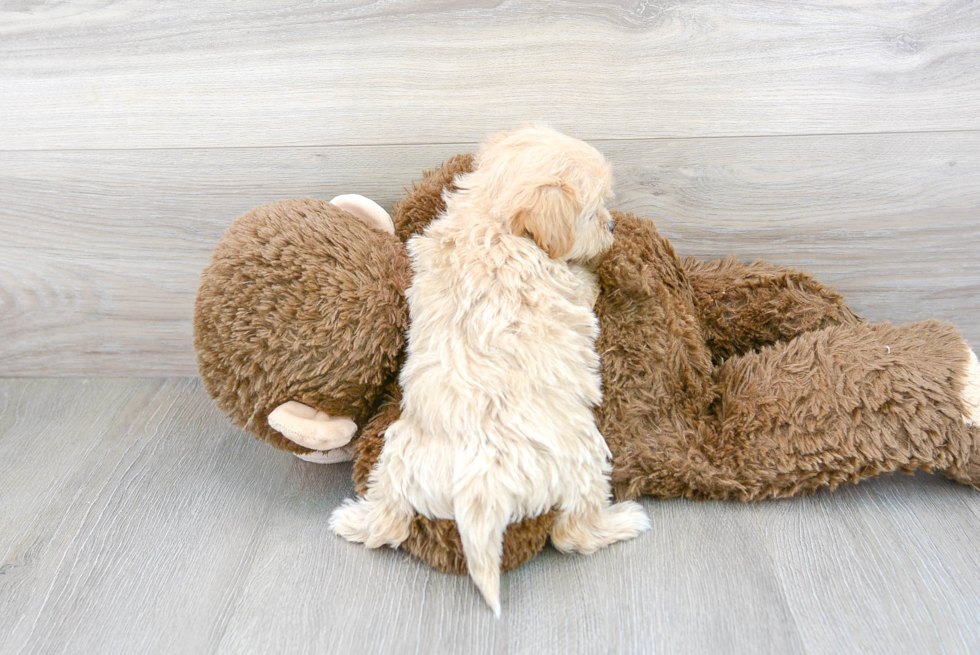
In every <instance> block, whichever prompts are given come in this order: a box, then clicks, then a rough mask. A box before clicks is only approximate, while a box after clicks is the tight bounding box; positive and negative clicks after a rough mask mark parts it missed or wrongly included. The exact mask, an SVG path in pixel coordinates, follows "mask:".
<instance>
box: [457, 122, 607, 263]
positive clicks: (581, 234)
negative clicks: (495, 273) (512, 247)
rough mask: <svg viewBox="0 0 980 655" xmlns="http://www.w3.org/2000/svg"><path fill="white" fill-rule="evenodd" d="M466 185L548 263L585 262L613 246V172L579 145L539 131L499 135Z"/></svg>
mask: <svg viewBox="0 0 980 655" xmlns="http://www.w3.org/2000/svg"><path fill="white" fill-rule="evenodd" d="M467 186H469V187H470V189H471V191H474V192H479V193H480V194H481V195H482V201H483V202H484V203H485V204H486V205H487V208H488V209H489V211H490V212H491V213H492V214H494V215H495V216H498V217H499V218H501V219H503V220H504V222H505V223H506V225H507V226H508V227H509V229H510V231H511V232H513V233H514V234H516V235H519V236H526V237H529V238H531V239H533V240H534V241H535V243H537V244H538V246H540V247H541V248H542V249H543V250H544V251H545V252H547V253H548V255H549V256H550V257H552V258H553V259H561V260H565V261H586V260H589V259H593V258H595V257H596V256H597V255H599V254H601V253H603V252H604V251H606V250H608V249H609V247H610V246H612V243H613V234H612V227H613V226H612V218H611V217H610V216H609V212H608V211H607V210H606V207H605V203H606V200H608V199H609V198H611V197H612V171H611V170H610V168H609V165H608V164H607V163H606V160H605V159H604V158H603V157H602V155H601V154H599V151H597V150H596V149H595V148H593V147H592V146H590V145H589V144H587V143H585V142H584V141H579V140H578V139H573V138H571V137H568V136H565V135H564V134H561V133H560V132H556V131H554V130H552V129H549V128H545V127H539V126H532V127H524V128H522V129H520V130H517V131H515V132H505V133H503V134H498V135H496V136H493V137H491V138H490V139H488V140H487V142H486V143H485V144H484V145H483V148H482V149H481V150H480V154H479V155H478V156H477V160H476V170H475V171H474V174H473V179H472V180H471V181H470V184H468V185H467Z"/></svg>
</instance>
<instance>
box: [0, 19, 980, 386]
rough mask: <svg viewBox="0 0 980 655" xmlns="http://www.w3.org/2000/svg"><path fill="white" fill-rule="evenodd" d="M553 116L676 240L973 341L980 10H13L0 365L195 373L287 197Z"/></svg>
mask: <svg viewBox="0 0 980 655" xmlns="http://www.w3.org/2000/svg"><path fill="white" fill-rule="evenodd" d="M523 121H545V122H548V123H550V124H551V125H553V126H554V127H557V128H559V129H562V130H564V131H566V132H568V133H570V134H572V135H575V136H579V137H581V138H585V139H588V140H590V141H592V142H593V143H594V144H595V145H596V146H597V147H598V148H599V149H600V150H602V151H603V152H604V153H605V154H606V155H607V156H608V157H609V159H610V161H611V162H612V164H613V166H614V168H615V171H616V177H617V181H618V188H619V192H618V200H617V203H618V206H619V207H620V208H623V209H629V210H632V211H634V212H637V213H639V214H641V215H644V216H648V217H650V218H652V219H653V220H654V221H656V222H657V225H658V227H659V229H660V230H661V232H663V233H664V234H666V235H667V236H669V237H670V238H672V239H673V240H674V242H675V245H676V246H677V249H678V251H679V252H681V253H682V254H693V255H697V256H700V257H718V256H723V255H727V254H735V255H737V256H738V257H740V258H742V259H746V260H748V259H754V258H764V259H768V260H770V261H774V262H778V263H784V264H791V265H795V266H799V267H803V268H806V269H808V270H811V271H813V272H815V273H816V274H817V275H818V276H819V277H820V279H822V280H824V281H826V282H829V283H832V284H834V285H835V286H836V287H837V288H838V289H840V290H841V291H843V292H845V293H846V294H847V295H848V297H849V300H850V302H851V304H852V306H854V308H855V309H856V310H857V311H858V312H859V313H861V314H863V315H865V316H867V317H869V318H871V319H874V320H891V321H896V322H906V321H911V320H916V319H921V318H926V317H933V316H935V317H940V318H944V319H947V320H951V321H953V322H956V323H958V324H959V325H960V326H961V328H962V330H963V332H964V334H965V335H966V336H967V338H968V339H969V340H970V341H971V343H972V344H973V346H974V347H975V348H977V347H980V5H978V3H977V2H976V1H971V0H962V1H938V0H937V1H922V2H917V1H911V2H858V1H857V0H834V1H833V2H831V1H830V0H814V1H812V2H807V3H797V2H792V1H791V0H778V1H777V0H773V1H769V2H764V1H760V2H749V3H732V2H727V1H723V0H717V1H712V0H705V1H698V0H690V1H688V0H678V1H676V2H664V3H660V4H654V3H651V2H646V1H645V0H643V1H639V0H637V1H632V0H623V1H615V0H607V1H602V0H595V1H592V2H589V1H578V0H566V1H563V2H558V1H551V2H536V3H518V2H504V3H499V2H488V1H486V0H471V1H466V2H459V1H456V0H406V1H404V2H397V3H387V2H385V3H378V2H368V1H366V0H364V1H359V0H348V1H344V2H328V3H309V2H293V3H268V5H267V6H266V8H264V9H263V8H259V6H258V5H257V4H256V3H239V2H234V1H231V0H226V1H225V2H202V3H181V2H172V1H167V2H153V3H150V2H144V1H140V0H133V1H126V2H108V1H107V2H100V3H89V2H84V3H83V2H76V3H72V2H68V3H57V4H46V3H45V4H34V3H31V2H27V1H23V2H17V1H12V2H4V3H0V375H8V376H21V375H28V376H30V375H193V374H195V372H196V368H195V363H194V355H193V349H192V347H191V314H192V308H193V301H194V294H195V290H196V286H197V280H198V275H199V273H200V270H201V269H202V268H203V267H204V266H205V265H206V263H207V261H208V258H209V253H210V250H211V248H212V247H213V246H214V244H215V243H216V241H217V240H218V239H219V238H220V236H221V234H222V232H223V230H224V229H225V227H226V226H227V225H228V224H229V223H230V222H231V221H232V220H233V219H234V217H235V216H237V215H239V214H241V213H242V212H244V211H246V210H248V209H249V208H251V207H253V206H255V205H257V204H261V203H265V202H270V201H273V200H277V199H281V198H287V197H297V196H314V197H322V198H329V197H331V196H332V195H335V194H337V193H347V192H357V193H362V194H364V195H367V196H369V197H372V198H374V199H375V200H377V201H379V202H381V203H382V204H387V203H390V202H393V201H395V200H397V199H398V197H399V196H400V194H401V192H402V189H403V187H404V186H405V185H407V184H409V183H410V182H411V180H412V179H413V178H415V177H417V176H418V175H419V173H420V172H421V170H422V169H423V168H429V167H433V166H435V165H437V164H438V163H439V162H440V161H441V160H442V159H444V158H445V157H447V156H449V155H451V154H454V153H456V152H461V151H466V150H470V149H472V148H473V147H474V145H475V144H476V143H477V142H478V141H479V140H480V139H481V138H482V137H483V136H484V135H486V134H487V133H490V132H493V131H497V130H500V129H505V128H510V127H514V126H516V125H517V124H519V123H521V122H523Z"/></svg>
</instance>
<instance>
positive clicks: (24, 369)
mask: <svg viewBox="0 0 980 655" xmlns="http://www.w3.org/2000/svg"><path fill="white" fill-rule="evenodd" d="M596 145H597V146H598V147H599V148H600V149H601V150H602V151H603V152H604V153H605V154H606V155H607V156H608V158H609V160H610V161H611V163H612V165H613V168H614V170H615V174H616V179H617V187H618V198H617V201H616V202H617V205H618V206H619V207H620V208H622V209H626V210H630V211H634V212H636V213H637V214H638V215H640V216H645V217H649V218H652V219H653V220H654V221H655V222H656V223H657V225H658V228H659V229H660V231H661V232H662V233H663V234H665V235H666V236H668V237H669V238H670V239H672V240H673V242H674V245H675V246H676V248H677V251H678V252H679V253H680V254H682V255H688V254H691V255H696V256H698V257H702V258H715V257H721V256H725V255H728V254H734V255H736V256H738V257H739V258H741V259H744V260H750V259H766V260H769V261H773V262H776V263H782V264H789V265H794V266H798V267H802V268H804V269H806V270H809V271H812V272H813V273H814V274H816V275H817V276H818V278H819V279H821V280H823V281H825V282H828V283H831V284H834V285H836V286H837V287H838V288H839V289H840V290H842V291H843V292H845V294H846V295H847V296H848V299H849V301H850V302H851V304H852V305H853V306H854V307H855V309H856V310H857V311H858V312H859V313H861V314H863V315H865V316H867V317H869V318H871V319H873V320H879V321H880V320H891V321H895V322H908V321H911V320H917V319H923V318H929V317H938V318H943V319H946V320H950V321H953V322H955V323H957V324H959V325H960V327H961V329H962V330H963V332H964V334H965V335H966V336H967V338H968V340H970V341H971V343H972V344H973V346H974V348H978V347H980V257H978V256H977V253H978V252H980V133H973V132H961V133H952V134H921V135H851V136H844V135H840V136H825V137H772V138H733V139H680V140H672V139H660V140H627V141H600V142H596ZM472 147H473V144H445V145H425V146H404V147H402V146H392V147H340V148H258V149H218V150H208V149H201V150H154V151H136V152H134V151H91V152H90V151H72V152H56V153H50V152H17V153H4V155H3V157H0V332H2V333H3V335H4V339H3V340H2V341H0V374H3V375H151V374H166V375H194V374H195V372H196V366H195V361H194V354H193V351H192V347H191V315H192V311H193V302H194V295H195V292H196V289H197V284H198V276H199V274H200V271H201V269H202V268H203V267H204V266H205V265H206V264H207V262H208V260H209V257H210V251H211V249H212V248H213V247H214V245H215V244H216V243H217V241H218V240H219V239H220V237H221V235H222V233H223V231H224V230H225V228H226V227H227V226H228V225H229V224H230V223H231V221H232V220H233V218H234V217H235V216H237V215H239V214H241V213H243V212H245V211H247V210H248V209H251V208H252V207H254V206H256V205H259V204H262V203H266V202H272V201H274V200H278V199H282V198H290V197H301V196H313V197H320V198H325V199H329V198H331V197H332V196H333V195H336V194H338V193H348V192H358V193H362V194H364V195H367V196H369V197H371V198H374V199H375V200H378V201H379V202H381V203H382V204H383V205H385V206H388V205H389V204H390V203H392V202H394V201H395V200H397V199H398V198H399V197H400V196H401V194H402V189H403V187H404V186H405V185H408V184H410V182H411V180H413V179H415V178H418V177H419V176H420V174H421V171H422V169H424V168H431V167H434V166H437V165H438V164H439V162H440V161H442V160H443V159H445V158H446V157H449V156H451V155H453V154H456V153H458V152H464V151H467V150H470V149H471V148H472Z"/></svg>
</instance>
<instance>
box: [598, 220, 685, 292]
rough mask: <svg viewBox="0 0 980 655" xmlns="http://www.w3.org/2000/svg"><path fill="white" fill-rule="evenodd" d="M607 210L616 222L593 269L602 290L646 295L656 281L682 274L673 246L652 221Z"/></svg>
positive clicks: (660, 282) (671, 279)
mask: <svg viewBox="0 0 980 655" xmlns="http://www.w3.org/2000/svg"><path fill="white" fill-rule="evenodd" d="M610 213H611V214H612V217H613V220H614V221H615V223H616V229H615V230H614V231H613V236H614V237H615V241H614V242H613V246H612V248H610V249H609V251H608V252H607V253H606V254H605V255H604V256H603V258H602V260H601V261H600V262H599V265H598V267H597V269H596V275H597V276H598V279H599V284H600V285H601V286H602V288H603V290H604V291H605V293H609V294H611V293H614V292H615V293H618V294H626V295H628V296H630V297H634V298H635V297H650V296H653V295H654V294H655V293H656V289H657V286H658V285H660V284H664V283H668V284H670V283H672V282H673V281H674V278H676V277H677V276H679V275H682V272H681V269H680V263H679V262H678V260H677V256H676V255H675V254H674V249H673V247H672V246H671V245H670V242H669V241H667V240H666V239H665V238H663V237H662V236H660V233H659V232H657V228H656V227H655V226H654V224H653V221H651V220H649V219H645V218H637V217H636V216H634V215H633V214H631V213H624V212H619V211H612V212H610ZM678 283H679V280H678Z"/></svg>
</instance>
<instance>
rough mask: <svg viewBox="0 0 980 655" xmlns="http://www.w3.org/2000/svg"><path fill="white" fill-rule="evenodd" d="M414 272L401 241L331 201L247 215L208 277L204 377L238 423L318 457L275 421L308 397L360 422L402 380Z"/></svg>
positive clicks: (280, 205) (201, 293) (201, 328)
mask: <svg viewBox="0 0 980 655" xmlns="http://www.w3.org/2000/svg"><path fill="white" fill-rule="evenodd" d="M411 275H412V269H411V264H410V263H409V260H408V254H407V253H406V252H405V246H404V244H402V242H401V241H399V240H398V239H396V238H395V237H393V236H391V235H390V234H386V233H384V232H380V231H379V230H375V229H372V228H370V227H368V226H367V225H366V224H365V223H364V221H363V220H361V219H359V218H357V217H354V216H352V215H350V214H348V213H347V212H345V211H343V210H341V209H338V208H336V207H334V206H333V205H331V204H329V203H326V202H323V201H321V200H310V199H304V200H287V201H283V202H277V203H274V204H271V205H264V206H262V207H258V208H256V209H254V210H252V211H250V212H249V213H247V214H245V215H243V216H241V217H240V218H238V219H237V220H236V221H235V222H234V223H233V224H232V226H231V227H230V228H229V229H228V231H227V232H226V233H225V236H224V237H223V238H222V240H221V242H220V243H219V244H218V246H217V247H216V248H215V250H214V255H213V257H212V260H211V265H210V266H208V268H206V269H205V270H204V273H203V274H202V275H201V286H200V289H199V290H198V294H197V304H196V307H195V313H194V347H195V348H196V350H197V357H198V368H199V370H200V372H201V378H202V379H203V380H204V385H205V387H206V388H207V390H208V391H209V392H210V394H211V396H212V397H213V398H215V399H216V400H217V402H218V406H219V407H220V408H221V409H222V410H223V411H224V412H226V413H227V414H228V415H229V416H230V417H231V419H232V421H233V422H234V423H235V425H237V426H239V427H243V428H245V429H246V430H248V431H250V432H251V433H252V434H254V435H255V437H256V438H258V439H261V440H262V441H267V442H269V443H271V444H272V445H274V446H276V447H277V448H281V449H283V450H288V451H291V452H308V450H307V449H306V448H303V447H302V446H299V445H297V444H295V443H293V442H292V441H289V440H288V439H285V438H283V437H282V435H280V434H279V433H278V432H276V431H275V430H273V429H272V428H270V427H269V425H268V422H267V419H268V415H269V412H271V411H272V410H273V409H275V408H276V407H277V406H278V405H280V404H281V403H283V402H285V401H287V400H297V401H299V402H302V403H305V404H307V405H310V406H312V407H316V408H318V409H321V410H323V411H325V412H326V413H328V414H330V415H333V416H350V417H352V418H353V420H354V421H355V422H356V423H357V424H358V425H360V424H362V423H364V422H366V421H367V420H368V419H369V418H370V417H371V415H372V412H373V409H374V405H375V401H376V400H377V398H378V394H379V393H380V391H381V390H382V388H383V387H384V385H385V384H386V383H387V382H388V381H389V380H390V379H392V378H394V377H395V376H396V375H397V371H398V367H399V365H400V363H401V360H400V356H401V351H402V346H403V345H404V342H405V336H404V335H405V330H406V329H407V327H408V304H407V303H406V301H405V289H406V288H407V286H408V283H409V281H410V279H411Z"/></svg>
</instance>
